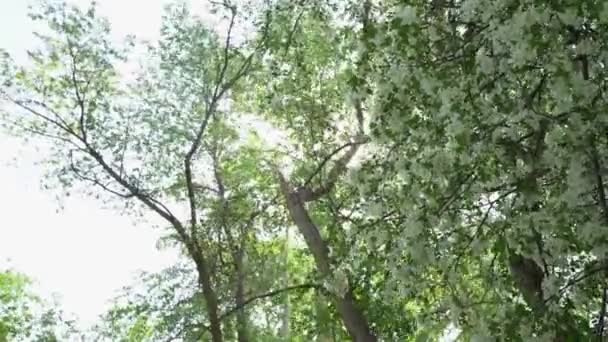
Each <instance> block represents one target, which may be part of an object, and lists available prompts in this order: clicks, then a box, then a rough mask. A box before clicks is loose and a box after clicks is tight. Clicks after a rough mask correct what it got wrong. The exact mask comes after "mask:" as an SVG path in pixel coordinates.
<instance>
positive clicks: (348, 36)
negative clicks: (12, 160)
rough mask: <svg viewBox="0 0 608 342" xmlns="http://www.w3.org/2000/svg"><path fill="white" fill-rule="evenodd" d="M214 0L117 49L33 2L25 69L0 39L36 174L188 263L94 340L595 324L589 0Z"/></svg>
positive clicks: (601, 281)
mask: <svg viewBox="0 0 608 342" xmlns="http://www.w3.org/2000/svg"><path fill="white" fill-rule="evenodd" d="M213 6H214V9H215V11H216V13H217V15H218V18H220V20H219V22H220V23H222V24H221V25H218V27H219V28H218V27H216V28H213V27H209V26H207V25H205V23H204V22H203V21H202V20H200V19H198V18H196V17H194V16H192V15H191V14H190V13H189V11H188V8H187V6H184V5H179V4H176V5H172V6H169V7H168V8H167V10H166V15H165V17H164V18H163V26H162V30H161V38H160V41H158V42H151V43H148V44H145V45H142V44H135V43H134V41H133V40H128V41H127V43H126V44H125V45H124V47H116V46H114V44H112V42H111V41H110V40H109V39H108V32H109V24H108V23H107V22H106V21H104V20H103V19H101V18H99V17H98V16H97V15H96V13H95V7H94V6H92V7H90V8H89V9H87V10H81V9H78V8H74V7H70V6H67V5H64V4H42V5H41V6H40V7H39V9H38V11H36V12H34V13H33V14H32V19H34V20H38V21H44V22H46V23H48V25H49V29H50V30H49V32H47V33H44V34H40V35H39V37H40V39H41V49H40V50H37V51H33V52H31V53H30V56H31V58H32V65H31V66H30V67H27V68H23V67H17V66H14V65H12V63H10V60H9V57H8V56H5V57H4V63H3V64H2V66H3V67H2V71H3V73H2V84H3V87H2V88H1V90H0V94H1V95H2V98H3V100H4V101H5V102H4V111H5V114H6V115H5V122H6V123H7V124H8V126H9V128H10V129H11V131H12V132H14V133H15V134H19V135H22V136H24V137H28V138H36V139H38V138H43V139H50V141H52V142H53V145H52V146H53V147H54V149H53V153H52V154H51V155H49V156H45V157H47V158H48V159H47V160H48V163H47V165H48V167H49V172H50V175H51V176H52V177H49V180H51V181H53V182H56V183H57V185H61V186H62V187H63V188H65V189H69V188H73V187H77V188H79V189H81V190H84V191H86V192H87V193H90V194H91V195H96V196H100V197H103V199H104V200H106V201H111V202H112V203H118V200H120V201H122V202H120V203H121V204H123V205H127V206H128V208H130V210H132V212H133V213H134V214H135V213H140V212H142V211H145V210H147V211H150V212H153V213H155V214H157V215H160V216H161V217H162V218H163V219H164V220H165V221H166V225H167V228H168V229H167V238H166V239H165V240H164V242H165V243H173V244H175V245H177V246H179V247H180V248H181V249H183V251H184V256H185V259H186V260H188V261H189V262H188V263H187V264H185V265H183V266H181V265H180V266H179V267H177V266H176V267H175V268H173V269H169V270H167V271H165V272H162V273H161V274H155V275H145V276H144V277H143V278H142V279H141V280H142V286H143V287H144V288H146V289H148V290H147V291H145V292H146V294H145V295H144V296H143V297H142V296H140V295H138V292H137V291H136V290H131V291H126V293H125V298H131V301H130V302H129V301H127V303H126V304H125V303H122V302H120V301H117V303H116V306H115V308H114V309H112V310H111V311H110V312H109V313H108V314H107V315H106V316H105V320H104V322H103V324H101V325H100V327H99V329H98V332H99V334H101V336H107V337H109V338H114V339H126V340H146V339H148V340H150V339H151V340H162V339H167V338H168V339H170V338H178V337H179V338H182V339H185V340H199V339H210V340H213V341H215V342H218V341H223V340H239V341H248V340H269V341H271V340H276V339H292V340H298V339H301V340H310V339H319V340H323V339H330V340H332V339H333V340H336V341H337V340H343V339H346V338H348V337H350V338H352V339H354V340H357V341H374V340H376V339H379V338H381V339H385V340H391V339H392V340H407V339H420V340H429V339H430V340H437V339H439V337H440V336H441V335H442V334H444V333H445V331H446V329H448V328H449V327H452V328H453V329H457V330H458V331H459V332H460V338H461V339H463V340H475V339H478V340H479V339H481V340H483V339H484V338H485V339H491V338H501V339H505V340H513V341H520V340H521V341H525V340H530V339H534V340H540V339H542V340H551V341H559V340H563V339H566V340H567V339H570V340H587V339H590V338H591V336H592V335H594V334H595V335H603V326H604V316H605V306H606V303H605V302H606V299H605V298H606V295H605V291H606V288H605V286H606V285H605V271H606V262H605V257H606V256H605V251H606V241H607V240H606V231H607V230H606V228H607V227H606V226H607V225H608V206H607V204H606V201H607V199H606V190H605V187H606V184H605V183H606V180H605V178H606V177H607V176H606V171H605V170H606V166H605V164H606V152H607V151H606V150H607V137H608V134H606V133H607V132H608V131H607V124H608V121H607V120H606V118H607V117H608V116H606V115H605V114H604V111H605V109H606V108H605V107H606V95H605V93H604V88H605V82H606V75H605V65H606V48H605V41H606V39H605V38H606V37H605V36H606V24H607V23H606V19H605V17H606V16H605V14H606V9H607V8H608V7H606V5H605V4H603V2H601V1H591V0H589V1H576V2H567V1H543V2H537V1H503V2H501V3H500V4H498V3H494V2H488V1H480V0H463V1H428V2H427V1H410V2H407V3H406V2H403V1H365V2H355V1H331V0H329V1H321V0H318V1H307V2H294V1H281V0H277V1H259V2H254V1H247V2H245V1H241V2H221V3H214V5H213ZM133 49H141V51H144V52H143V54H142V55H143V56H144V57H142V58H141V65H140V67H139V68H137V71H136V72H134V73H129V72H126V71H124V70H127V69H126V68H124V64H125V63H128V62H129V56H132V55H131V54H130V53H131V51H133ZM291 226H295V227H296V228H297V234H296V230H293V231H292V232H291V233H289V227H291ZM286 236H289V238H287V237H286ZM194 275H196V276H194ZM176 279H181V280H180V281H179V282H176V281H175V280H176ZM328 303H329V304H330V305H328ZM310 317H315V319H310Z"/></svg>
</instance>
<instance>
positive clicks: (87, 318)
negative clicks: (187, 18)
mask: <svg viewBox="0 0 608 342" xmlns="http://www.w3.org/2000/svg"><path fill="white" fill-rule="evenodd" d="M196 1H197V2H198V1H199V0H196ZM72 2H74V3H79V4H87V3H88V1H85V0H74V1H72ZM97 2H98V4H99V12H100V13H101V14H102V15H104V16H106V17H107V18H109V20H110V22H111V24H112V28H113V32H114V34H116V36H117V38H120V37H123V36H124V35H126V34H135V35H136V36H137V37H138V38H143V39H154V38H155V37H157V32H158V29H159V27H160V18H161V13H162V8H163V6H164V4H166V3H168V2H169V1H163V0H128V1H125V0H98V1H97ZM200 2H201V3H202V2H204V1H203V0H200ZM30 3H32V1H30V0H0V32H2V33H1V34H0V48H3V49H6V50H8V51H9V53H11V55H12V56H13V58H15V59H16V61H17V62H18V63H19V62H23V59H24V58H25V56H26V54H25V50H26V49H28V48H32V47H33V46H34V45H35V40H34V39H33V35H32V34H31V31H32V29H33V28H32V27H31V23H30V22H29V19H28V18H27V16H26V13H27V5H28V4H30ZM196 5H197V7H198V3H197V4H196ZM197 12H198V11H197ZM40 153H41V152H37V151H36V150H35V149H34V148H33V147H32V146H20V144H19V141H18V140H16V139H12V138H9V137H7V136H5V135H2V133H0V210H1V211H2V221H1V222H0V269H3V268H6V267H7V265H8V266H9V267H13V268H15V269H17V270H19V271H21V272H24V273H26V274H27V275H29V276H31V277H33V278H35V280H36V281H37V287H38V289H39V290H40V291H42V292H43V294H47V295H48V294H49V293H53V292H54V293H57V294H59V295H60V298H61V303H62V305H63V307H64V308H65V309H66V310H67V311H69V312H73V313H75V314H76V315H77V316H78V317H79V318H80V320H81V322H82V323H83V324H84V325H89V324H91V323H93V322H94V321H95V320H96V317H97V315H98V314H100V313H102V312H103V311H104V309H105V308H106V307H107V301H108V300H109V299H110V298H112V297H113V295H114V294H115V291H116V290H117V289H119V288H120V287H122V286H124V285H127V284H128V283H130V282H131V280H132V279H133V278H132V276H133V272H134V271H136V270H147V271H155V270H160V269H161V268H163V267H166V266H169V265H170V264H171V263H172V262H173V261H175V260H176V258H177V256H176V253H175V252H172V251H165V252H160V251H158V250H156V248H155V243H156V239H157V238H158V236H159V233H160V232H159V231H157V230H153V229H152V227H151V224H150V223H145V222H144V223H139V224H134V223H133V220H132V219H131V218H129V217H124V216H120V215H119V214H118V213H116V212H113V211H109V210H104V209H102V207H103V205H102V203H100V202H98V201H96V200H94V199H90V198H84V197H79V196H73V197H72V198H70V199H67V200H66V201H64V203H63V204H64V208H65V209H64V210H62V211H59V212H57V209H58V208H59V205H58V202H57V201H56V199H55V198H54V197H53V196H54V194H52V193H49V192H45V191H43V190H41V189H40V179H41V177H42V176H43V174H44V171H43V170H42V168H41V167H40V166H36V165H34V163H35V161H36V160H39V159H40ZM14 158H17V161H18V162H17V163H14V162H12V161H13V159H14ZM154 221H157V220H154ZM9 259H10V261H7V260H9Z"/></svg>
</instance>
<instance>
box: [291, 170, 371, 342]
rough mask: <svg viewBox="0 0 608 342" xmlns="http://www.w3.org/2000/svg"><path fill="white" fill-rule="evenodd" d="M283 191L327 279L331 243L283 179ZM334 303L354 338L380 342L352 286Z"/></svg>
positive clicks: (292, 213)
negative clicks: (358, 304) (359, 306)
mask: <svg viewBox="0 0 608 342" xmlns="http://www.w3.org/2000/svg"><path fill="white" fill-rule="evenodd" d="M281 183H282V184H281V188H282V191H283V195H284V196H285V200H286V202H287V209H288V210H289V213H290V215H291V218H292V219H293V221H294V222H295V224H296V226H297V227H298V229H299V231H300V233H301V234H302V235H303V236H304V240H305V241H306V244H307V245H308V249H309V250H310V251H311V253H312V255H313V257H314V259H315V263H316V265H317V269H318V270H319V271H320V272H321V274H322V275H323V276H330V275H331V267H330V260H329V251H328V248H327V244H326V243H325V241H324V240H323V238H322V237H321V234H320V233H319V229H318V228H317V226H316V225H315V224H314V223H313V222H312V220H311V218H310V216H309V215H308V212H307V211H306V208H305V207H304V203H303V202H302V200H301V199H300V194H299V193H298V192H293V191H291V190H290V189H289V186H288V184H287V183H286V182H285V181H284V179H282V182H281ZM334 304H335V306H336V309H337V311H338V313H339V314H340V317H341V318H342V321H343V322H344V325H345V326H346V330H347V331H348V334H349V335H350V336H351V338H352V339H353V340H354V341H356V342H376V341H377V338H376V337H375V336H374V334H372V332H371V329H370V328H369V324H368V323H367V320H366V318H365V316H364V315H363V313H362V312H361V310H360V309H359V308H358V307H357V305H356V300H355V298H354V296H353V293H352V288H351V287H350V284H349V288H348V290H347V291H346V293H345V294H344V295H343V296H342V297H339V296H334Z"/></svg>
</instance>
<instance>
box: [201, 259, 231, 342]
mask: <svg viewBox="0 0 608 342" xmlns="http://www.w3.org/2000/svg"><path fill="white" fill-rule="evenodd" d="M194 262H195V263H196V270H197V272H198V283H199V286H200V287H201V289H202V291H203V297H204V298H205V302H206V304H207V305H206V308H207V315H208V316H209V332H210V333H211V341H213V342H223V340H224V337H223V335H222V325H221V322H220V318H219V314H218V304H217V295H216V294H215V291H214V290H213V287H212V286H211V275H210V274H209V269H208V267H207V263H206V261H205V260H204V259H203V258H201V257H200V256H197V257H194Z"/></svg>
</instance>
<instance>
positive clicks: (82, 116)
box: [67, 39, 87, 140]
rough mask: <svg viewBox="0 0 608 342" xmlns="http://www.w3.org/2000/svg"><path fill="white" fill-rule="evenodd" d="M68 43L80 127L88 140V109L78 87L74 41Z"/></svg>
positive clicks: (83, 136)
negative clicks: (86, 127) (86, 122)
mask: <svg viewBox="0 0 608 342" xmlns="http://www.w3.org/2000/svg"><path fill="white" fill-rule="evenodd" d="M67 45H68V53H69V55H70V58H71V59H72V65H71V68H70V71H71V72H70V74H71V75H70V76H71V80H72V85H73V86H74V94H75V96H76V103H77V104H78V107H79V109H80V116H79V119H78V126H79V127H80V132H81V134H82V138H83V139H84V140H87V132H86V129H85V119H86V110H85V104H84V96H85V95H84V94H82V93H81V92H80V89H79V87H78V81H77V79H76V72H77V71H76V55H75V53H74V48H73V45H72V42H71V41H70V40H69V39H68V40H67Z"/></svg>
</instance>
